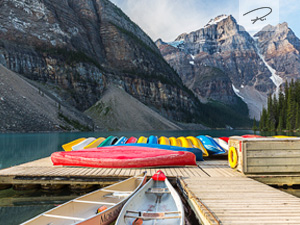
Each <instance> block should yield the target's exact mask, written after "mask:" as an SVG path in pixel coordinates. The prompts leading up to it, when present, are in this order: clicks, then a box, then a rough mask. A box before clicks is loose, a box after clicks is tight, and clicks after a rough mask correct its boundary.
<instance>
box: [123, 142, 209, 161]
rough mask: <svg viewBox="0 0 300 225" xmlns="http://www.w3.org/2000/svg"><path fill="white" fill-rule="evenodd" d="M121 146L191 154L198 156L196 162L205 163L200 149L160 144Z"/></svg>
mask: <svg viewBox="0 0 300 225" xmlns="http://www.w3.org/2000/svg"><path fill="white" fill-rule="evenodd" d="M121 146H138V147H148V148H158V149H165V150H172V151H183V152H191V153H193V154H194V155H195V156H196V161H203V152H202V151H201V150H200V149H199V148H182V147H177V146H171V145H159V144H126V145H121Z"/></svg>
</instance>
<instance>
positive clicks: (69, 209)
mask: <svg viewBox="0 0 300 225" xmlns="http://www.w3.org/2000/svg"><path fill="white" fill-rule="evenodd" d="M145 183H146V174H145V173H143V174H141V175H138V176H134V177H131V178H129V179H127V180H125V181H122V182H119V183H116V184H113V185H110V186H108V187H105V188H102V189H99V190H97V191H94V192H92V193H89V194H87V195H84V196H82V197H79V198H76V199H74V200H71V201H69V202H66V203H65V204H63V205H60V206H58V207H56V208H54V209H50V210H49V211H47V212H44V213H42V214H40V215H38V216H36V217H34V218H33V219H31V220H28V221H26V222H24V223H22V224H21V225H49V224H51V225H68V224H80V225H92V224H97V225H109V224H111V223H112V222H113V221H115V220H116V218H117V217H118V215H119V213H120V211H121V209H122V207H123V206H124V204H125V203H126V201H127V200H128V199H129V198H130V197H131V196H132V195H133V194H135V193H136V192H137V191H138V190H139V189H140V188H141V187H142V186H143V185H144V184H145Z"/></svg>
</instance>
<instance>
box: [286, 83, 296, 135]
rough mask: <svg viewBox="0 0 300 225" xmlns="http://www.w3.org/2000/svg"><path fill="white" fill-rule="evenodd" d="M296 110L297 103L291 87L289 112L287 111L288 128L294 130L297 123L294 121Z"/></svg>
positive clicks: (289, 91)
mask: <svg viewBox="0 0 300 225" xmlns="http://www.w3.org/2000/svg"><path fill="white" fill-rule="evenodd" d="M294 111H295V105H294V101H293V97H292V89H291V88H289V90H288V99H287V112H286V114H287V115H286V116H287V119H286V129H287V130H288V131H292V130H293V129H294V126H295V123H294Z"/></svg>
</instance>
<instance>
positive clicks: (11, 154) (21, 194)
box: [0, 130, 300, 225]
mask: <svg viewBox="0 0 300 225" xmlns="http://www.w3.org/2000/svg"><path fill="white" fill-rule="evenodd" d="M152 134H154V135H157V136H167V137H171V136H175V137H179V136H189V135H192V136H197V135H200V134H207V135H210V136H212V137H220V136H233V135H243V134H253V131H250V130H204V131H203V130H202V131H155V132H153V131H151V132H98V133H95V132H93V133H32V134H0V169H3V168H7V167H10V166H14V165H18V164H21V163H25V162H30V161H33V160H36V159H40V158H44V157H48V156H50V155H51V153H53V152H56V151H62V148H61V145H62V144H65V143H67V142H69V141H72V140H74V139H76V138H80V137H107V136H110V135H114V136H118V137H120V136H126V137H131V136H135V137H139V136H141V135H143V136H150V135H152ZM284 191H287V192H288V190H284ZM80 194H82V193H74V192H71V191H69V190H68V189H63V190H59V191H54V192H53V191H52V192H48V191H43V190H28V191H14V190H13V189H8V190H2V191H0V224H1V225H2V224H3V225H4V224H5V225H15V224H19V223H21V222H23V221H26V220H28V219H29V218H31V217H33V216H35V215H38V214H40V213H41V212H44V211H45V210H48V209H50V208H53V207H55V206H57V205H58V204H62V203H63V202H65V201H68V200H70V199H73V198H75V197H77V196H78V195H80ZM293 194H294V195H298V196H299V197H300V191H299V190H296V191H295V190H293Z"/></svg>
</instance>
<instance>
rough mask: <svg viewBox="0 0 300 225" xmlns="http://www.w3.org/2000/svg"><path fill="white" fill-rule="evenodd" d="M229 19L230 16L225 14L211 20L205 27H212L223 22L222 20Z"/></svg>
mask: <svg viewBox="0 0 300 225" xmlns="http://www.w3.org/2000/svg"><path fill="white" fill-rule="evenodd" d="M228 17H229V16H228V15H225V14H222V15H219V16H217V17H215V18H214V19H211V20H210V21H209V22H208V23H207V24H206V25H205V26H204V27H209V26H211V25H216V24H217V23H219V22H221V21H222V20H225V19H227V18H228Z"/></svg>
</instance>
